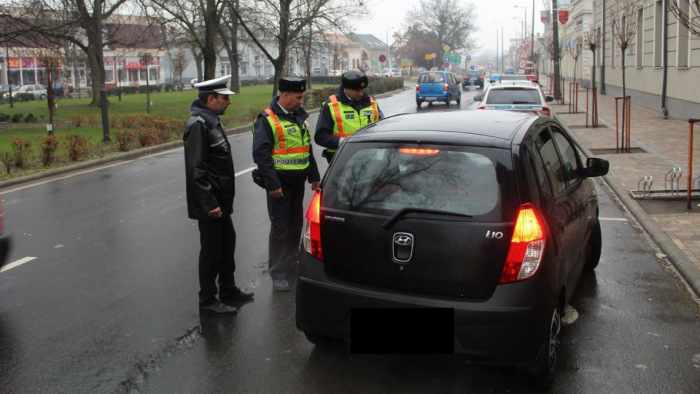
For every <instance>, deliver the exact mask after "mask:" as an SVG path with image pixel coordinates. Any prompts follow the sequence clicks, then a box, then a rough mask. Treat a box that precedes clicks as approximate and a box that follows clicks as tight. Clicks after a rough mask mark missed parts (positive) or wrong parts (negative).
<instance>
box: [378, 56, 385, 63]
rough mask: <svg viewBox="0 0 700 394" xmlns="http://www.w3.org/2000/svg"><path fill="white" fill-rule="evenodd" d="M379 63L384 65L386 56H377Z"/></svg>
mask: <svg viewBox="0 0 700 394" xmlns="http://www.w3.org/2000/svg"><path fill="white" fill-rule="evenodd" d="M379 61H380V62H382V63H384V62H385V61H386V56H384V55H379Z"/></svg>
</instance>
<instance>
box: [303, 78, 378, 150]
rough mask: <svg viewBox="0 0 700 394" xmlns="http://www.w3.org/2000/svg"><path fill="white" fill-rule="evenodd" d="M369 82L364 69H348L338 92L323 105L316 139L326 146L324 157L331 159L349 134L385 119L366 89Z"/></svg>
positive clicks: (317, 125)
mask: <svg viewBox="0 0 700 394" xmlns="http://www.w3.org/2000/svg"><path fill="white" fill-rule="evenodd" d="M368 84H369V80H368V79H367V76H366V75H365V74H364V73H363V72H362V71H359V70H350V71H346V72H344V73H343V76H342V77H341V85H340V88H339V89H338V93H336V94H333V95H331V96H329V97H328V98H327V99H326V101H325V102H324V103H323V106H322V107H321V113H320V114H319V116H318V122H317V123H316V133H315V135H314V141H315V142H316V143H317V144H318V145H320V146H323V147H325V148H326V149H325V150H324V151H323V157H325V158H326V160H328V162H329V163H330V162H331V159H333V155H334V154H335V151H336V150H337V149H338V146H340V144H341V143H342V142H343V141H344V140H345V138H347V137H349V136H351V135H352V134H354V133H355V132H356V131H357V130H359V129H361V128H363V127H365V126H367V125H368V124H370V123H372V122H376V121H377V120H379V119H384V114H383V113H382V111H381V110H380V109H379V104H377V102H376V101H375V100H374V98H373V97H372V96H370V95H369V94H368V93H367V92H365V88H367V85H368Z"/></svg>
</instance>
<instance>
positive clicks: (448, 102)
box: [445, 95, 452, 107]
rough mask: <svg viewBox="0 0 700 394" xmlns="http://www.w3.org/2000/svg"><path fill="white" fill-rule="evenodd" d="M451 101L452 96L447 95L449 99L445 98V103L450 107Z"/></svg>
mask: <svg viewBox="0 0 700 394" xmlns="http://www.w3.org/2000/svg"><path fill="white" fill-rule="evenodd" d="M450 101H452V96H451V95H450V96H447V100H445V104H446V105H447V106H448V107H449V106H450Z"/></svg>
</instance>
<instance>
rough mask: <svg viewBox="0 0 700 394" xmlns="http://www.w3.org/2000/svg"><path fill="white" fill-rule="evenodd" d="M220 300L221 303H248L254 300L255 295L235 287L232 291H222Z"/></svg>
mask: <svg viewBox="0 0 700 394" xmlns="http://www.w3.org/2000/svg"><path fill="white" fill-rule="evenodd" d="M219 298H220V299H221V302H236V301H248V300H250V299H252V298H253V293H246V292H245V291H243V290H241V289H239V288H238V287H234V288H233V289H231V290H226V291H221V292H220V294H219Z"/></svg>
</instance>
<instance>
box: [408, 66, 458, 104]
mask: <svg viewBox="0 0 700 394" xmlns="http://www.w3.org/2000/svg"><path fill="white" fill-rule="evenodd" d="M453 100H454V101H456V102H457V105H460V104H461V103H462V90H461V89H460V80H459V79H458V78H457V77H456V76H455V75H454V74H452V73H451V72H449V71H423V72H421V73H420V75H418V81H416V105H417V106H418V108H420V106H421V104H422V103H423V102H424V101H427V102H428V103H430V104H432V103H433V102H434V101H444V102H445V104H447V105H448V106H449V105H450V101H453Z"/></svg>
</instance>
